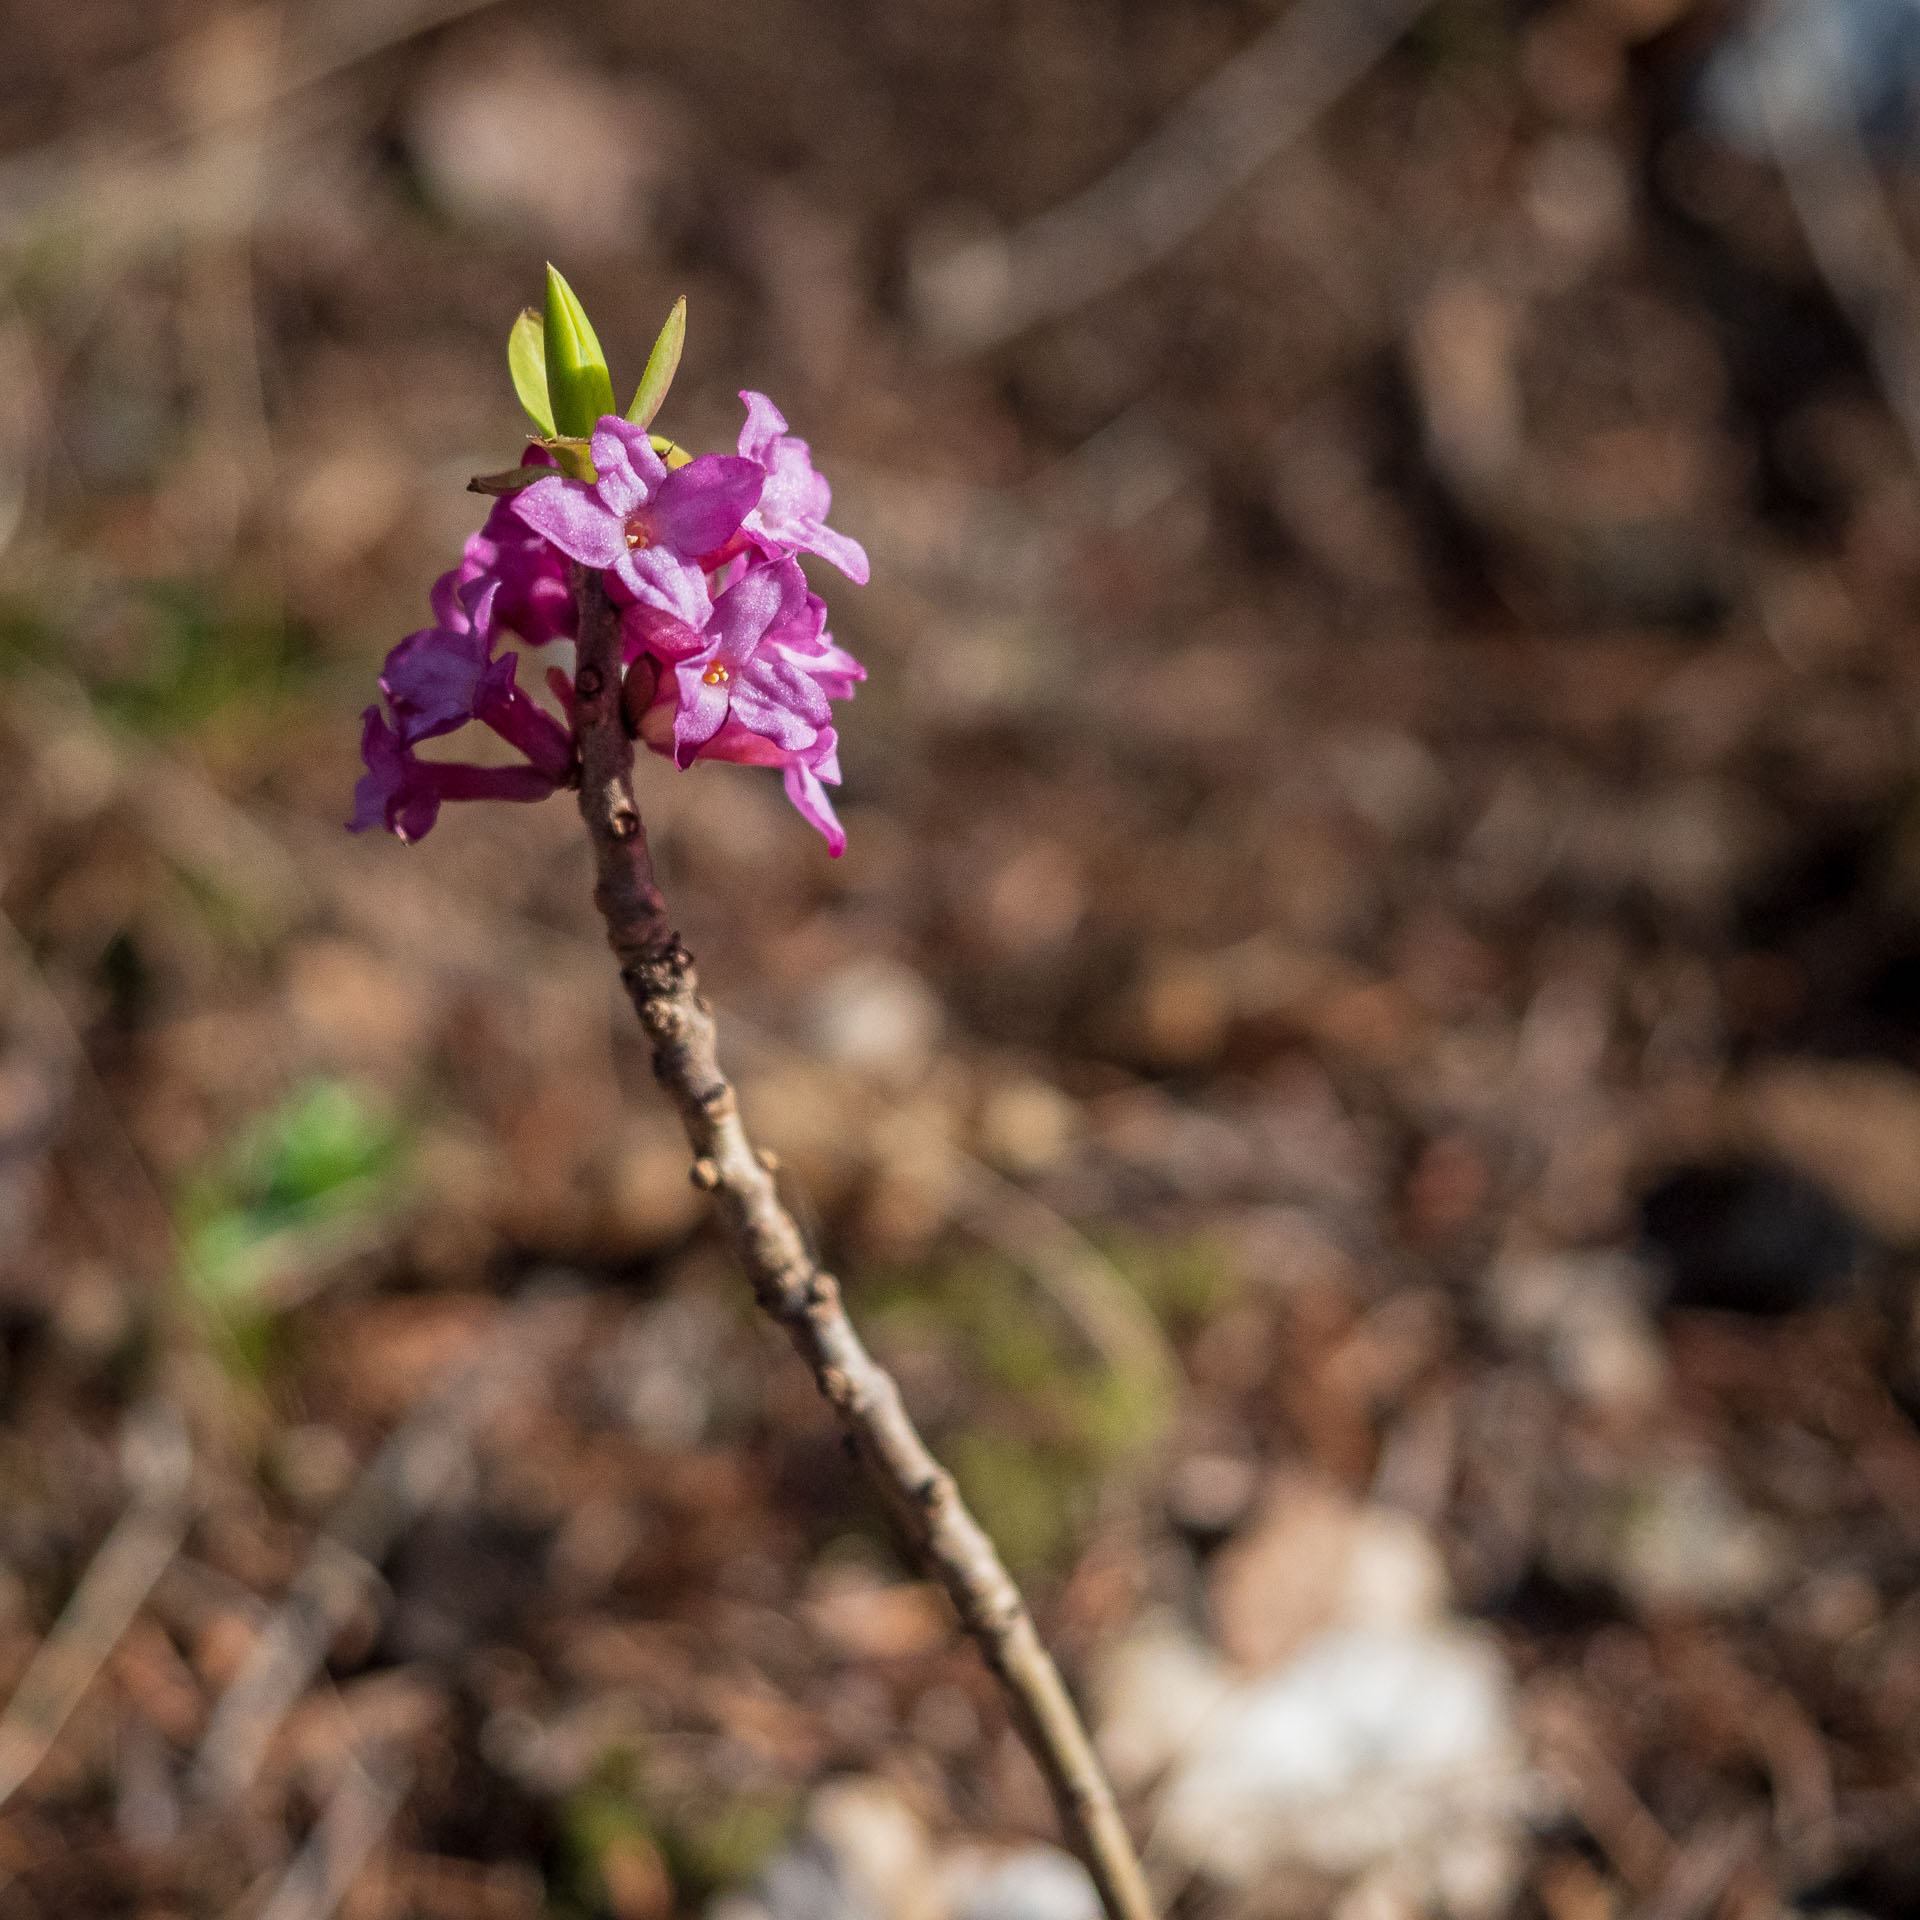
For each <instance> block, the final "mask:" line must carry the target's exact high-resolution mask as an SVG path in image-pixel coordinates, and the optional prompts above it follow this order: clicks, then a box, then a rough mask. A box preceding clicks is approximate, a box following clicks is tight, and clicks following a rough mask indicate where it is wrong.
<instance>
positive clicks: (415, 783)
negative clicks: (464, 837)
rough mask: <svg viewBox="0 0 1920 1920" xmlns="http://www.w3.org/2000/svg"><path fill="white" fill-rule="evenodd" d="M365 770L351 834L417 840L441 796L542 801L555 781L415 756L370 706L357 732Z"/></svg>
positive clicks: (527, 771)
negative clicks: (372, 830) (378, 830)
mask: <svg viewBox="0 0 1920 1920" xmlns="http://www.w3.org/2000/svg"><path fill="white" fill-rule="evenodd" d="M360 757H361V759H362V760H364V761H365V762H366V768H367V770H366V772H365V773H363V774H362V775H361V776H360V782H359V784H358V785H357V786H356V787H355V788H354V790H353V818H352V819H351V820H349V821H348V822H347V825H348V827H349V828H350V829H351V830H352V831H353V832H355V833H365V832H366V830H367V829H368V828H369V827H385V828H386V829H387V831H388V832H389V833H392V834H396V835H397V836H398V837H399V838H400V839H402V840H418V839H419V838H420V837H421V836H422V835H423V834H425V833H427V832H428V831H429V830H430V829H431V828H432V826H433V823H434V821H435V820H437V819H438V818H439V817H440V805H441V802H442V801H445V800H544V799H545V798H546V797H547V795H548V794H550V793H551V792H552V791H553V790H554V788H555V786H556V785H558V784H559V783H558V782H557V781H555V780H553V779H551V778H549V777H548V776H547V775H546V774H544V773H542V772H541V771H540V770H539V768H537V767H531V766H528V767H471V766H463V765H461V764H459V763H457V762H453V761H446V760H421V759H418V758H417V757H416V756H415V754H414V751H413V749H412V747H411V746H409V745H408V744H407V743H406V742H405V741H403V740H402V739H401V738H400V736H399V734H397V733H396V732H395V731H394V730H393V728H391V727H390V726H388V725H387V723H386V721H385V720H384V719H382V718H381V714H380V709H379V708H378V707H369V708H368V709H367V711H366V714H365V716H364V722H363V725H362V728H361V734H360Z"/></svg>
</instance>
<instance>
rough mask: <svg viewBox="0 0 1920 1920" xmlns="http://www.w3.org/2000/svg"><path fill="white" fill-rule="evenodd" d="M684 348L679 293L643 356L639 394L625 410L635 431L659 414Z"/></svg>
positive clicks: (682, 304) (684, 308) (684, 300)
mask: <svg viewBox="0 0 1920 1920" xmlns="http://www.w3.org/2000/svg"><path fill="white" fill-rule="evenodd" d="M686 344H687V296H686V295H685V294H684V293H683V294H682V295H681V296H680V298H679V299H678V300H676V301H675V302H674V303H673V311H672V312H671V313H670V314H668V315H667V324H666V325H665V326H664V327H662V328H661V329H660V338H659V339H658V340H656V341H655V342H654V343H653V351H652V352H651V353H650V354H648V355H647V370H646V372H645V373H643V374H642V375H641V376H640V391H639V392H638V393H636V394H635V395H634V396H633V405H632V406H630V407H629V408H628V409H627V418H628V419H629V420H631V421H632V422H633V424H634V425H635V426H636V427H650V426H652V425H653V416H654V415H655V414H656V413H658V412H659V411H660V403H661V401H663V400H664V399H665V398H666V397H667V389H668V388H669V387H670V386H672V385H673V376H674V375H675V374H676V373H677V372H679V370H680V349H681V348H682V347H684V346H685V345H686Z"/></svg>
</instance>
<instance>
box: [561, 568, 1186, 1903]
mask: <svg viewBox="0 0 1920 1920" xmlns="http://www.w3.org/2000/svg"><path fill="white" fill-rule="evenodd" d="M574 597H575V600H576V602H577V603H578V606H579V610H580V645H579V659H578V666H577V670H576V674H575V691H576V707H575V733H576V737H577V740H578V742H579V749H580V763H581V784H580V812H581V815H582V817H583V818H584V819H585V821H586V824H587V832H588V833H589V834H590V835H591V837H592V840H593V850H594V858H595V867H596V873H597V878H596V883H595V887H594V900H595V903H596V904H597V905H598V907H599V909H600V912H601V915H602V917H603V918H604V919H605V921H606V924H607V939H608V942H609V943H610V944H611V946H612V948H613V951H614V955H615V958H616V959H617V960H618V961H619V964H620V977H621V979H622V980H623V981H624V982H625V983H626V988H627V993H628V996H629V997H630V998H631V1000H632V1001H633V1007H634V1011H635V1012H636V1013H637V1014H638V1015H639V1016H640V1024H641V1026H642V1027H643V1028H644V1029H645V1031H646V1035H647V1039H648V1041H649V1043H650V1044H651V1046H652V1049H653V1070H654V1073H655V1075H656V1077H657V1078H658V1079H659V1081H660V1084H661V1086H662V1087H664V1088H665V1089H666V1091H667V1093H668V1095H669V1097H670V1098H671V1099H672V1101H673V1103H674V1106H675V1107H676V1108H677V1109H678V1110H679V1114H680V1118H681V1121H682V1123H683V1124H684V1126H685V1128H686V1132H687V1140H688V1143H689V1144H690V1145H691V1147H692V1149H693V1154H694V1161H693V1180H694V1184H695V1185H696V1186H699V1187H701V1188H703V1189H704V1190H706V1191H707V1192H710V1193H711V1194H712V1195H713V1197H714V1202H715V1205H716V1206H717V1207H718V1209H719V1212H720V1218H721V1221H722V1222H723V1224H724V1226H725V1229H726V1232H727V1237H728V1239H729V1240H730V1241H731V1242H732V1244H733V1248H734V1251H735V1253H736V1254H737V1255H738V1256H739V1258H740V1262H741V1264H742V1265H743V1266H744V1267H745V1268H746V1270H747V1277H748V1278H749V1280H751V1282H752V1283H753V1290H754V1295H755V1297H756V1298H757V1299H758V1300H759V1302H760V1305H761V1306H762V1307H763V1308H764V1309H765V1310H766V1311H767V1312H768V1313H769V1314H771V1315H772V1317H773V1318H774V1319H775V1320H777V1321H778V1322H779V1323H780V1325H781V1326H782V1327H783V1328H785V1330H786V1332H787V1334H788V1336H789V1338H790V1339H791V1340H792V1341H793V1344H794V1346H795V1348H796V1349H798V1351H799V1354H800V1357H801V1358H802V1359H803V1360H804V1361H805V1362H806V1363H807V1365H808V1367H809V1368H810V1369H811V1370H812V1373H813V1377H814V1381H815V1383H816V1384H817V1385H818V1387H819V1389H820V1391H821V1392H822V1393H823V1394H824V1395H825V1396H826V1398H827V1400H828V1401H829V1402H830V1403H831V1404H832V1406H833V1409H834V1411H835V1412H836V1413H837V1414H838V1415H839V1417H840V1420H841V1423H842V1424H843V1425H844V1426H845V1428H846V1430H847V1432H848V1434H849V1435H850V1436H851V1438H852V1440H853V1442H854V1445H855V1448H856V1449H857V1451H858V1453H859V1456H860V1459H861V1461H862V1463H863V1464H864V1465H865V1467H866V1470H867V1472H868V1474H869V1476H870V1477H871V1478H872V1480H873V1482H874V1484H875V1485H876V1486H877V1487H878V1488H879V1490H880V1492H881V1494H882V1496H883V1497H884V1498H885V1500H886V1502H887V1505H888V1507H889V1508H890V1509H891V1510H892V1512H893V1514H894V1517H895V1519H896V1520H897V1522H898V1524H899V1526H900V1529H901V1532H902V1533H903V1534H904V1536H905V1537H906V1539H907V1541H908V1542H909V1544H910V1546H911V1547H912V1550H913V1552H914V1553H915V1555H916V1556H917V1557H918V1559H919V1561H920V1563H921V1565H922V1566H923V1567H924V1568H925V1570H926V1571H927V1572H928V1573H929V1574H930V1575H932V1576H933V1577H934V1578H935V1579H937V1580H938V1581H939V1582H940V1584H941V1585H942V1586H943V1587H944V1588H945V1589H946V1591H947V1594H948V1597H949V1598H950V1599H951V1600H952V1602H953V1605H954V1608H955V1610H956V1611H957V1612H958V1614H959V1616H960V1619H961V1622H962V1624H963V1625H964V1626H965V1627H966V1629H967V1631H968V1633H970V1634H971V1635H972V1636H973V1638H974V1640H975V1641H976V1642H977V1644H978V1645H979V1648H980V1651H981V1652H982V1653H983V1654H984V1655H985V1657H986V1660H987V1664H988V1665H989V1666H990V1667H991V1668H992V1669H993V1671H994V1673H995V1674H996V1675H997V1676H998V1677H999V1680H1000V1684H1001V1686H1002V1687H1003V1688H1004V1689H1005V1691H1006V1695H1007V1698H1008V1701H1009V1703H1010V1705H1011V1707H1012V1711H1013V1716H1014V1719H1015V1721H1016V1723H1017V1724H1018V1726H1019V1728H1020V1731H1021V1733H1022V1735H1023V1736H1024V1738H1025V1740H1026V1742H1027V1745H1028V1747H1029V1748H1030V1749H1031V1751H1032V1753H1033V1756H1034V1758H1035V1759H1036V1760H1037V1761H1038V1762H1039V1764H1040V1769H1041V1771H1042V1772H1043V1773H1044V1774H1045V1776H1046V1779H1047V1784H1048V1786H1049V1788H1050V1789H1051V1790H1052V1793H1053V1797H1054V1801H1055V1804H1056V1805H1057V1806H1058V1808H1059V1811H1060V1820H1061V1824H1062V1826H1063V1828H1064V1829H1065V1832H1066V1836H1067V1839H1068V1841H1069V1843H1070V1844H1071V1845H1072V1847H1073V1849H1074V1851H1075V1852H1076V1853H1077V1854H1078V1855H1079V1856H1080V1858H1081V1860H1082V1861H1084V1862H1085V1864H1086V1867H1087V1870H1088V1872H1089V1873H1090V1874H1091V1875H1092V1876H1093V1880H1094V1884H1095V1886H1096V1887H1097V1888H1098V1889H1099V1892H1100V1897H1101V1900H1102V1903H1103V1904H1104V1905H1105V1907H1106V1911H1107V1914H1108V1916H1109V1920H1154V1907H1153V1900H1152V1896H1151V1895H1150V1894H1149V1892H1148V1890H1147V1884H1146V1879H1145V1876H1144V1875H1143V1874H1142V1872H1141V1870H1140V1863H1139V1860H1138V1857H1137V1856H1136V1854H1135V1853H1134V1849H1133V1844H1132V1841H1131V1840H1130V1839H1129V1837H1128V1834H1127V1830H1126V1827H1125V1824H1124V1823H1123V1822H1122V1820H1121V1818H1120V1812H1119V1808H1118V1807H1117V1806H1116V1805H1115V1802H1114V1797H1113V1789H1112V1788H1111V1786H1110V1785H1109V1784H1108V1782H1107V1778H1106V1775H1105V1773H1104V1771H1103V1770H1102V1768H1101V1766H1100V1762H1099V1759H1098V1757H1097V1756H1096V1755H1095V1753H1094V1750H1093V1745H1092V1742H1091V1741H1089V1740H1088V1738H1087V1734H1086V1730H1085V1728H1084V1727H1083V1726H1082V1725H1081V1724H1080V1717H1079V1715H1078V1713H1077V1712H1076V1711H1075V1709H1074V1705H1073V1701H1072V1699H1071V1698H1070V1697H1069V1695H1068V1693H1067V1689H1066V1686H1065V1684H1064V1683H1063V1682H1062V1680H1061V1678H1060V1673H1059V1669H1058V1668H1057V1667H1055V1665H1054V1663H1053V1659H1052V1656H1051V1655H1050V1654H1049V1653H1048V1652H1047V1650H1046V1648H1045V1646H1043V1645H1042V1644H1041V1640H1040V1635H1039V1633H1038V1631H1037V1630H1036V1628H1035V1627H1034V1624H1033V1618H1032V1616H1031V1614H1029V1613H1028V1611H1027V1606H1026V1602H1025V1601H1024V1600H1023V1599H1022V1598H1021V1596H1020V1590H1019V1588H1018V1587H1017V1586H1015V1584H1014V1582H1013V1578H1012V1576H1011V1575H1010V1574H1009V1573H1008V1572H1007V1570H1006V1568H1005V1567H1004V1566H1003V1565H1002V1564H1001V1561H1000V1556H999V1553H998V1552H997V1551H996V1550H995V1548H994V1545H993V1542H992V1541H991V1540H990V1539H989V1538H988V1537H987V1535H986V1533H985V1531H984V1530H983V1529H982V1527H981V1526H980V1523H979V1522H978V1521H977V1520H975V1519H974V1517H973V1515H972V1514H971V1513H969V1512H968V1510H967V1507H966V1504H965V1502H964V1501H962V1500H961V1498H960V1494H959V1490H958V1488H957V1487H956V1486H955V1485H954V1482H953V1478H952V1476H951V1475H950V1474H948V1473H947V1472H946V1471H945V1469H943V1468H942V1467H941V1466H940V1464H939V1462H938V1461H936V1460H935V1459H934V1457H933V1455H932V1454H931V1453H930V1452H929V1451H928V1449H927V1446H926V1443H925V1442H924V1441H923V1440H922V1439H921V1438H920V1435H919V1433H918V1431H917V1430H916V1429H915V1427H914V1425H913V1422H912V1421H911V1420H910V1419H909V1418H908V1416H907V1411H906V1408H905V1406H904V1405H903V1404H902V1402H901V1399H900V1390H899V1388H898V1387H897V1386H896V1385H895V1384H894V1382H893V1379H892V1377H891V1376H890V1375H889V1374H888V1373H887V1372H886V1370H885V1369H884V1368H882V1367H881V1366H880V1365H879V1364H878V1363H877V1362H876V1361H875V1360H874V1359H873V1357H872V1356H871V1355H870V1354H869V1353H868V1352H867V1350H866V1348H865V1346H864V1345H862V1343H861V1340H860V1336H859V1335H858V1334H857V1333H856V1332H855V1331H854V1328H853V1323H852V1322H851V1321H850V1320H849V1319H848V1318H847V1315H846V1310H845V1308H844V1307H843V1306H842V1305H841V1301H840V1289H839V1286H838V1284H837V1283H836V1282H835V1280H834V1278H833V1276H832V1275H831V1274H829V1273H823V1272H822V1271H821V1270H820V1268H819V1266H818V1265H817V1264H816V1263H815V1262H814V1260H813V1259H812V1258H811V1256H810V1255H809V1254H808V1252H807V1249H806V1244H805V1242H804V1241H803V1240H802V1239H801V1236H800V1232H799V1229H798V1228H797V1227H796V1226H795V1225H794V1223H793V1219H792V1217H791V1216H790V1215H789V1214H788V1212H787V1210H786V1208H785V1207H784V1206H783V1205H782V1204H781V1201H780V1196H779V1193H778V1191H777V1189H776V1188H775V1185H774V1181H773V1177H772V1175H771V1173H769V1171H768V1169H767V1167H766V1165H765V1164H764V1163H763V1161H762V1160H761V1158H760V1156H759V1155H758V1154H757V1153H756V1152H755V1151H754V1148H753V1146H752V1143H751V1142H750V1141H749V1140H748V1138H747V1133H746V1129H745V1128H744V1127H743V1126H742V1124H741V1121H740V1108H739V1102H738V1100H737V1098H736V1096H735V1094H734V1090H733V1087H732V1086H731V1084H730V1083H729V1082H728V1080H727V1078H726V1076H725V1075H724V1074H723V1073H722V1072H721V1071H720V1061H719V1052H718V1040H717V1035H716V1032H715V1028H714V1023H713V1015H712V1012H711V1010H710V1008H709V1007H708V1005H707V1003H706V1002H705V1001H704V1000H703V999H702V998H701V997H700V989H699V983H698V980H697V979H696V977H695V974H694V966H693V960H692V958H691V956H690V955H689V954H688V953H687V951H686V949H685V948H684V947H682V946H681V944H680V941H679V939H678V937H677V936H676V935H675V933H674V932H673V931H672V929H671V928H670V927H669V925H668V923H667V918H666V903H665V902H664V900H662V898H661V895H660V889H659V887H658V886H657V885H656V884H655V881H654V877H653V864H652V861H651V859H650V858H649V856H648V853H647V840H646V833H645V830H644V828H643V826H642V823H641V819H640V811H639V808H638V807H637V805H636V804H635V802H634V797H633V742H632V740H631V739H630V738H629V737H628V734H627V731H626V726H625V723H624V721H623V719H622V714H621V659H620V627H619V617H618V614H617V612H616V610H615V608H614V607H613V606H612V604H611V603H610V602H609V600H608V599H607V595H606V589H605V588H604V587H603V586H602V584H601V581H600V577H599V575H598V574H597V573H592V572H589V571H587V570H585V569H579V568H576V569H575V573H574Z"/></svg>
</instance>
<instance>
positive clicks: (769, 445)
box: [740, 390, 869, 587]
mask: <svg viewBox="0 0 1920 1920" xmlns="http://www.w3.org/2000/svg"><path fill="white" fill-rule="evenodd" d="M740 398H741V401H742V402H743V403H744V405H745V406H746V409H747V419H746V424H745V425H744V426H743V427H742V428H741V429H740V454H741V457H742V458H743V459H747V460H751V461H752V462H753V463H754V465H755V466H757V467H759V468H761V469H762V470H763V471H764V472H765V474H766V483H765V485H764V486H763V487H762V488H761V490H760V503H759V505H758V506H756V507H755V508H754V509H753V511H752V512H751V513H749V514H748V515H747V516H746V521H745V527H746V531H747V534H748V535H749V537H750V538H752V539H753V540H755V541H756V542H758V543H759V544H760V545H761V546H762V547H764V548H765V549H766V551H767V552H768V553H770V554H793V553H817V554H818V555H819V556H820V557H821V559H823V560H826V561H830V562H831V563H832V564H833V565H834V566H836V567H838V568H839V569H840V571H841V572H842V573H844V574H845V575H846V576H847V578H848V579H849V580H851V581H853V582H854V583H855V584H856V585H858V586H862V587H864V586H865V585H866V584H867V575H868V571H869V569H868V566H867V550H866V548H865V547H863V546H862V545H861V544H860V542H859V541H858V540H853V539H849V538H848V537H847V535H846V534H844V533H835V532H834V530H833V529H832V528H831V527H830V526H828V525H827V509H828V508H829V507H831V506H832V505H833V489H832V488H831V487H830V486H828V485H827V482H826V479H825V477H824V476H823V475H821V474H818V473H815V472H814V470H813V455H812V453H811V451H810V450H809V449H808V446H807V443H806V442H805V441H804V440H796V439H794V438H792V437H791V436H790V435H788V433H787V423H786V420H785V419H784V417H783V416H782V415H781V412H780V409H779V408H778V407H776V406H775V405H774V404H773V402H772V401H771V400H769V399H768V398H767V396H766V395H765V394H764V393H754V392H752V391H750V390H747V391H743V392H742V393H741V395H740Z"/></svg>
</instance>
